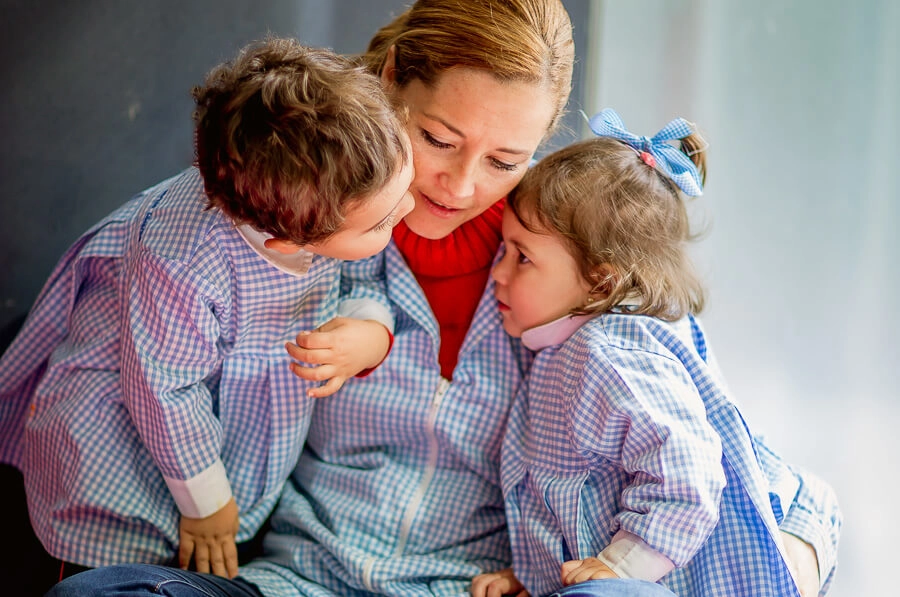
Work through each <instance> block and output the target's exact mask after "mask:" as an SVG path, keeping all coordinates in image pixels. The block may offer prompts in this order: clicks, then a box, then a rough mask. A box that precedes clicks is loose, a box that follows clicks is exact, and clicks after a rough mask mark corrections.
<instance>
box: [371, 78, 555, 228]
mask: <svg viewBox="0 0 900 597" xmlns="http://www.w3.org/2000/svg"><path fill="white" fill-rule="evenodd" d="M389 68H390V67H387V68H386V70H385V74H384V75H383V77H384V79H385V82H386V84H387V85H388V86H389V87H390V85H391V73H390V72H389ZM395 90H396V92H397V93H398V94H399V96H400V98H401V99H402V100H403V101H404V102H405V104H406V106H407V108H408V110H409V125H408V126H409V136H410V139H411V140H412V147H413V162H414V164H415V169H416V174H415V178H414V179H413V182H412V186H411V187H410V191H411V192H412V195H413V198H414V199H415V207H414V208H413V210H412V212H410V213H409V215H407V216H406V218H405V220H404V221H405V222H406V224H407V226H409V228H410V229H411V230H412V231H413V232H414V233H416V234H418V235H419V236H422V237H425V238H430V239H437V238H443V237H445V236H447V235H448V234H450V233H451V232H453V231H454V230H455V229H456V228H457V227H458V226H460V225H461V224H463V223H465V222H467V221H469V220H471V219H472V218H474V217H476V216H478V215H479V214H481V213H482V212H483V211H484V210H486V209H487V208H488V207H490V206H491V205H493V204H494V203H495V202H497V201H498V200H499V199H501V198H502V197H504V196H506V194H507V193H508V192H509V191H510V190H512V188H513V187H514V186H515V185H516V184H517V183H518V182H519V180H520V179H521V178H522V176H523V175H524V174H525V171H526V170H527V169H528V164H529V162H530V161H531V158H532V156H533V155H534V152H535V150H536V149H537V147H538V145H539V144H540V142H541V140H542V139H543V138H544V135H545V134H546V133H547V129H548V127H549V126H550V122H551V121H552V119H553V116H554V115H555V103H554V101H553V97H552V95H551V93H550V92H549V91H548V90H547V89H545V88H544V87H542V86H540V85H538V84H531V83H521V82H512V83H503V82H500V81H498V80H497V79H495V78H494V77H493V76H492V75H491V74H490V73H488V72H485V71H481V70H478V69H468V68H454V69H451V70H449V71H447V72H445V73H444V74H442V75H441V76H440V77H439V78H438V80H437V81H436V83H435V85H434V86H433V87H432V88H428V87H426V86H425V85H424V84H423V83H422V82H421V81H419V80H413V81H411V82H409V83H408V84H407V85H406V87H404V88H403V89H396V88H395Z"/></svg>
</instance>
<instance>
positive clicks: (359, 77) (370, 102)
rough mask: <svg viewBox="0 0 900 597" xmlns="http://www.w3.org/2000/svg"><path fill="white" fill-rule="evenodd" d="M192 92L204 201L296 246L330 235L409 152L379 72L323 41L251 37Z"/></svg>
mask: <svg viewBox="0 0 900 597" xmlns="http://www.w3.org/2000/svg"><path fill="white" fill-rule="evenodd" d="M192 95H193V97H194V99H195V101H196V109H195V112H194V120H195V124H196V129H195V142H196V153H197V160H196V163H197V166H198V168H199V169H200V172H201V174H202V176H203V181H204V185H205V189H206V194H207V196H208V198H209V205H210V207H215V208H217V209H220V210H221V211H222V212H224V213H225V214H226V215H228V216H229V217H230V218H231V219H232V220H234V221H235V222H237V223H247V224H250V225H251V226H253V227H254V228H257V229H259V230H261V231H263V232H267V233H269V234H271V235H273V236H274V237H276V238H279V239H283V240H289V241H292V242H294V243H296V244H298V245H305V244H308V243H316V242H320V241H322V240H324V239H326V238H327V237H329V236H331V235H332V234H333V233H334V232H336V231H337V230H338V229H339V228H340V226H341V224H342V223H343V221H344V215H345V213H346V211H347V209H348V207H351V206H352V205H353V203H354V202H357V201H360V200H364V199H365V198H366V196H368V195H370V194H372V193H374V192H377V191H379V190H380V189H382V188H383V187H384V186H385V185H386V184H387V183H388V182H389V181H390V180H391V178H393V176H394V175H395V174H396V173H397V172H399V170H400V168H401V167H402V165H404V164H405V162H406V161H408V160H409V159H410V158H409V155H408V148H407V143H406V141H405V136H404V135H405V133H403V123H402V122H400V120H398V117H397V114H396V112H395V110H394V108H393V106H392V105H391V103H390V102H389V100H388V98H387V97H386V95H385V93H384V91H383V88H382V86H381V81H380V80H379V79H378V78H377V77H375V76H373V75H372V74H371V73H369V72H368V71H366V70H365V69H364V68H362V67H360V66H357V65H355V63H354V62H353V61H351V60H350V59H348V58H344V57H341V56H339V55H336V54H334V53H333V52H331V51H329V50H324V49H313V48H308V47H305V46H303V45H301V44H300V43H298V42H297V41H294V40H291V39H277V38H270V39H267V40H265V41H262V42H259V43H256V44H251V45H250V46H247V47H245V48H244V49H243V50H241V52H240V53H239V54H238V56H237V58H236V59H235V60H233V61H232V62H228V63H225V64H222V65H219V66H218V67H216V68H214V69H213V70H212V71H211V72H210V73H209V74H208V75H207V77H206V81H205V84H204V85H202V86H198V87H195V88H194V90H193V92H192Z"/></svg>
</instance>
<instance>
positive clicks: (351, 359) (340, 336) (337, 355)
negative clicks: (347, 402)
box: [285, 317, 390, 398]
mask: <svg viewBox="0 0 900 597" xmlns="http://www.w3.org/2000/svg"><path fill="white" fill-rule="evenodd" d="M285 348H286V349H287V351H288V354H290V355H291V358H293V359H294V360H295V361H298V362H294V363H291V371H293V372H294V375H296V376H297V377H301V378H303V379H306V380H309V381H326V380H327V383H325V385H322V386H319V387H318V388H312V389H310V390H309V391H308V392H307V395H308V396H310V397H311V398H324V397H326V396H331V395H332V394H334V393H335V392H337V391H338V390H339V389H341V386H343V385H344V382H345V381H347V380H348V379H349V378H351V377H353V376H354V375H356V374H358V373H359V372H361V371H364V370H366V369H371V368H373V367H377V366H378V365H379V364H380V363H381V361H383V360H384V358H385V357H386V356H387V353H388V350H389V349H390V333H389V332H388V330H387V328H386V327H384V325H382V324H380V323H378V322H377V321H374V320H369V319H366V320H363V319H352V318H349V317H336V318H334V319H332V320H331V321H329V322H328V323H326V324H324V325H322V326H320V327H319V328H317V329H316V330H315V331H312V332H301V333H300V334H298V335H297V339H296V343H292V342H288V343H287V344H285Z"/></svg>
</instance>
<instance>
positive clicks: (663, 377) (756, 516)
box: [502, 313, 840, 597]
mask: <svg viewBox="0 0 900 597" xmlns="http://www.w3.org/2000/svg"><path fill="white" fill-rule="evenodd" d="M502 480H503V487H504V494H505V498H506V509H507V515H508V517H509V525H510V534H511V543H512V552H513V561H514V569H515V573H516V576H517V577H518V578H519V579H520V580H521V581H522V582H523V583H524V584H525V586H526V587H527V588H528V590H529V591H530V592H531V594H532V595H545V594H548V593H550V592H552V591H554V590H557V589H560V588H561V581H560V567H561V565H562V563H563V562H564V561H567V560H573V559H583V558H586V557H591V556H596V555H597V554H599V553H600V552H601V551H602V550H603V549H604V548H605V547H606V546H607V545H609V543H610V540H611V539H612V537H613V535H614V534H615V533H616V532H617V531H618V530H620V529H621V530H624V531H627V532H629V533H632V534H634V535H637V536H638V537H640V538H641V539H643V540H644V541H645V542H646V543H647V544H649V546H650V547H652V548H653V549H655V550H656V551H657V552H659V553H661V554H663V555H665V556H666V557H667V558H668V559H669V560H671V561H672V562H673V563H674V564H675V565H676V569H675V570H673V571H672V572H670V573H669V574H668V575H666V576H664V577H663V578H662V579H661V580H660V581H659V582H660V583H661V584H663V585H665V586H667V587H668V588H669V589H671V590H672V591H673V592H674V593H676V594H677V595H684V596H688V595H690V596H710V597H712V596H721V595H728V596H730V597H741V596H746V597H765V596H772V597H785V596H790V595H798V591H797V588H796V586H795V584H794V582H793V580H792V577H791V574H790V572H789V570H788V567H787V565H786V563H785V561H784V559H783V554H782V551H783V546H782V543H781V539H780V535H779V532H778V531H779V526H780V525H784V527H783V528H785V530H790V529H789V528H788V527H789V526H790V525H788V524H785V523H786V522H787V518H788V517H787V516H786V514H787V513H788V511H789V509H791V504H792V503H793V502H794V501H795V499H796V500H799V501H806V502H808V501H809V498H810V495H808V494H805V493H804V491H806V492H808V491H809V489H808V488H807V489H805V490H804V491H801V486H802V485H803V484H804V482H805V481H809V482H812V483H816V481H815V480H814V479H804V478H802V477H800V476H798V475H795V474H794V472H793V471H792V470H791V469H789V468H788V467H787V466H786V465H785V464H784V463H783V462H782V461H780V460H779V459H778V457H777V456H775V454H774V453H772V452H771V451H770V450H768V449H767V448H765V446H763V445H761V444H758V443H757V441H756V440H754V438H753V437H752V436H751V434H750V432H749V430H748V428H747V425H746V424H745V422H744V420H743V418H742V417H741V414H740V412H739V411H738V408H737V407H736V405H735V403H734V402H733V401H732V400H731V399H730V397H729V393H728V390H727V389H726V387H725V385H724V383H723V382H722V379H721V376H720V375H719V372H718V371H717V368H716V366H715V364H714V362H713V361H712V358H711V355H710V353H709V349H708V347H707V344H706V339H705V336H704V333H703V330H702V329H701V327H700V325H699V323H698V322H697V321H696V320H695V319H694V318H693V317H690V316H689V317H686V318H684V319H682V320H680V321H678V322H676V323H674V324H670V323H667V322H664V321H661V320H658V319H655V318H650V317H645V316H638V315H628V314H618V313H615V314H605V315H601V316H598V317H595V318H593V319H590V320H589V321H588V322H587V323H585V324H584V325H582V326H581V327H580V328H579V329H578V330H577V331H575V333H574V334H572V336H571V337H570V338H569V339H568V340H565V341H564V342H563V343H562V344H556V345H553V346H549V347H547V348H544V349H543V350H541V351H540V352H539V353H538V354H537V356H536V357H535V360H534V363H533V365H532V368H531V371H530V373H529V377H528V381H527V382H526V383H525V384H523V386H522V388H521V390H520V392H519V394H518V396H517V398H516V402H515V404H514V406H513V408H512V412H511V415H510V421H509V427H508V434H507V438H506V440H505V442H504V447H503V465H502ZM813 500H817V503H816V506H817V507H818V508H819V509H821V510H823V513H822V515H821V517H820V520H821V521H822V527H830V529H829V532H832V533H833V534H834V535H833V537H831V539H832V540H833V544H831V545H823V542H822V541H820V540H819V539H820V536H819V534H818V528H819V527H812V529H811V530H808V531H807V532H806V533H798V534H800V535H801V537H804V536H805V538H806V539H807V541H809V542H810V543H813V545H814V546H815V547H816V548H817V549H819V550H820V555H819V557H820V560H822V561H821V565H822V566H823V567H822V570H823V573H822V575H823V577H825V576H827V575H828V573H829V570H830V568H831V567H833V561H834V560H833V555H830V554H833V552H834V550H835V549H836V542H837V531H838V527H839V524H840V522H839V520H840V514H839V512H838V511H837V506H836V503H835V502H834V501H833V496H831V495H830V494H829V493H828V490H827V488H826V490H825V494H824V496H822V495H817V496H815V497H814V498H813ZM806 508H807V506H806V505H802V506H801V505H798V506H796V510H795V512H794V516H795V518H797V519H798V520H803V521H804V522H807V514H808V512H809V510H807V509H806ZM829 509H830V513H829V512H828V510H829ZM791 532H793V531H791ZM829 560H830V561H829Z"/></svg>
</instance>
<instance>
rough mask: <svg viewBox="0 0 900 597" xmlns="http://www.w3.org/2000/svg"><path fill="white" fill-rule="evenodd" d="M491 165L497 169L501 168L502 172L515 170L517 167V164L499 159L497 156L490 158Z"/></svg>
mask: <svg viewBox="0 0 900 597" xmlns="http://www.w3.org/2000/svg"><path fill="white" fill-rule="evenodd" d="M491 165H492V166H493V167H494V168H496V169H497V170H503V171H504V172H515V171H516V170H518V169H519V165H518V164H510V163H508V162H503V161H500V160H498V159H497V158H491Z"/></svg>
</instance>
